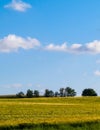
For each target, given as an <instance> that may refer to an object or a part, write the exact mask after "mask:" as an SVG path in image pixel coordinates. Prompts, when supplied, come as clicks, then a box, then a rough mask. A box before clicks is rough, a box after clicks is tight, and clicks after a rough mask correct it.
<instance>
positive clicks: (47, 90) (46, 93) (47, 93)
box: [44, 89, 54, 97]
mask: <svg viewBox="0 0 100 130" xmlns="http://www.w3.org/2000/svg"><path fill="white" fill-rule="evenodd" d="M44 96H45V97H53V96H54V92H53V91H52V90H49V89H46V90H45V93H44Z"/></svg>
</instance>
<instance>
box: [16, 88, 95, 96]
mask: <svg viewBox="0 0 100 130" xmlns="http://www.w3.org/2000/svg"><path fill="white" fill-rule="evenodd" d="M76 95H77V93H76V91H75V89H73V88H71V87H66V88H60V89H59V91H56V92H54V91H53V90H49V89H45V91H44V94H43V95H40V92H39V91H38V90H34V91H33V90H31V89H28V90H27V92H26V94H24V92H22V91H21V92H19V93H17V94H16V97H18V98H24V97H27V98H32V97H40V96H42V97H74V96H76ZM81 95H82V96H97V93H96V91H95V90H94V89H92V88H86V89H84V90H83V91H82V94H81Z"/></svg>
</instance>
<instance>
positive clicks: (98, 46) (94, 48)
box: [86, 40, 100, 53]
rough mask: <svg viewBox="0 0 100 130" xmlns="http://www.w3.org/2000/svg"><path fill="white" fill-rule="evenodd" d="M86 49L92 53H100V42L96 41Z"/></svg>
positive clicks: (87, 45) (88, 44)
mask: <svg viewBox="0 0 100 130" xmlns="http://www.w3.org/2000/svg"><path fill="white" fill-rule="evenodd" d="M86 48H87V50H88V51H89V52H90V53H100V41H98V40H94V41H93V42H90V43H87V44H86Z"/></svg>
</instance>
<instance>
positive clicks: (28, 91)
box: [26, 89, 33, 98]
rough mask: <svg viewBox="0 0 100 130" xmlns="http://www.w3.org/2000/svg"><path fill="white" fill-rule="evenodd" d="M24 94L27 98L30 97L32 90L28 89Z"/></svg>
mask: <svg viewBox="0 0 100 130" xmlns="http://www.w3.org/2000/svg"><path fill="white" fill-rule="evenodd" d="M26 96H27V97H28V98H32V97H33V91H32V90H30V89H28V90H27V93H26Z"/></svg>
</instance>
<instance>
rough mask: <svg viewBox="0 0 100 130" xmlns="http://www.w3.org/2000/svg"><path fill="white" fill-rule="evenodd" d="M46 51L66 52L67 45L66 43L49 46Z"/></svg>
mask: <svg viewBox="0 0 100 130" xmlns="http://www.w3.org/2000/svg"><path fill="white" fill-rule="evenodd" d="M44 49H45V50H48V51H66V50H67V45H66V43H63V44H62V45H54V44H49V45H47V46H46V47H45V48H44Z"/></svg>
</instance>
